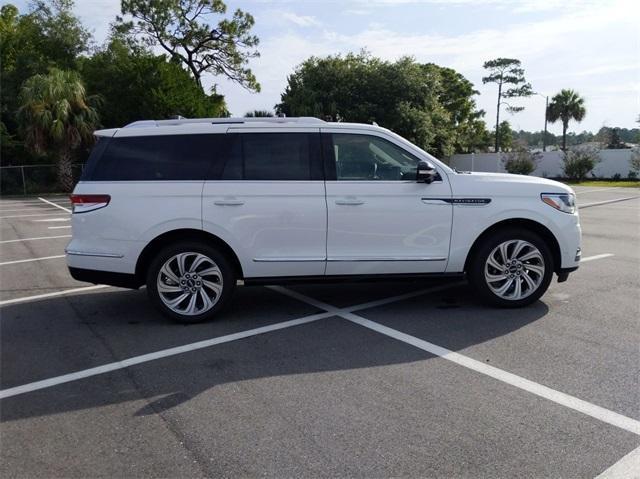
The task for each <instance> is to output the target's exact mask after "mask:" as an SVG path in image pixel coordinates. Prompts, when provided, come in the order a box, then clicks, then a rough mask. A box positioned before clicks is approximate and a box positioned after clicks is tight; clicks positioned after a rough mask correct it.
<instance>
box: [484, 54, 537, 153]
mask: <svg viewBox="0 0 640 479" xmlns="http://www.w3.org/2000/svg"><path fill="white" fill-rule="evenodd" d="M483 68H484V69H485V70H488V71H489V75H487V76H486V77H483V78H482V83H484V84H487V83H495V84H497V85H498V101H497V105H496V127H495V131H496V133H497V134H496V135H495V143H494V144H495V151H496V152H497V151H499V150H500V145H501V142H500V128H499V127H498V125H500V107H501V106H502V105H503V104H504V105H507V111H508V112H510V113H517V112H519V111H522V110H524V107H523V106H514V105H510V104H509V103H507V102H505V101H504V99H505V98H518V97H527V96H531V95H533V90H532V89H531V84H530V83H528V82H527V80H526V79H525V77H524V69H523V68H522V67H521V63H520V60H517V59H515V58H496V59H495V60H489V61H486V62H484V65H483ZM510 85H511V86H510Z"/></svg>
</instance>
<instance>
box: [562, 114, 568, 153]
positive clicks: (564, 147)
mask: <svg viewBox="0 0 640 479" xmlns="http://www.w3.org/2000/svg"><path fill="white" fill-rule="evenodd" d="M567 128H569V122H566V123H565V122H564V121H563V122H562V151H567Z"/></svg>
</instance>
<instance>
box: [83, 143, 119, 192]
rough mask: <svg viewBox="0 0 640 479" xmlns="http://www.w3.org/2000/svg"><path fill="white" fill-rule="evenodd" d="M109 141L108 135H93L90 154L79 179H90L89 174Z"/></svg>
mask: <svg viewBox="0 0 640 479" xmlns="http://www.w3.org/2000/svg"><path fill="white" fill-rule="evenodd" d="M110 141H111V137H108V136H96V137H95V144H94V145H93V148H92V149H91V154H90V155H89V158H88V159H87V164H86V165H85V166H84V168H83V170H82V175H80V181H88V180H90V179H91V174H92V172H93V170H94V169H95V167H96V165H97V164H98V161H99V160H100V158H101V157H102V154H103V153H104V150H105V149H106V147H107V145H108V144H109V142H110Z"/></svg>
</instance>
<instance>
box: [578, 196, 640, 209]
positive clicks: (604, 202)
mask: <svg viewBox="0 0 640 479" xmlns="http://www.w3.org/2000/svg"><path fill="white" fill-rule="evenodd" d="M637 198H640V196H627V197H625V198H616V199H614V200H606V201H596V202H595V203H587V204H586V205H581V204H580V203H578V209H580V210H583V209H585V208H591V207H592V206H600V205H608V204H609V203H619V202H620V201H628V200H635V199H637Z"/></svg>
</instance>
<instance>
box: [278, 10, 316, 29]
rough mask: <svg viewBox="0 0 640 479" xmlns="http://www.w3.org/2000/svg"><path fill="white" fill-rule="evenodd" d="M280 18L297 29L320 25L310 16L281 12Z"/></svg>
mask: <svg viewBox="0 0 640 479" xmlns="http://www.w3.org/2000/svg"><path fill="white" fill-rule="evenodd" d="M282 18H284V19H285V20H287V21H289V22H291V23H293V24H295V25H297V26H299V27H317V26H320V25H321V23H320V22H319V21H318V20H316V18H315V17H312V16H310V15H298V14H296V13H293V12H282Z"/></svg>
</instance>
